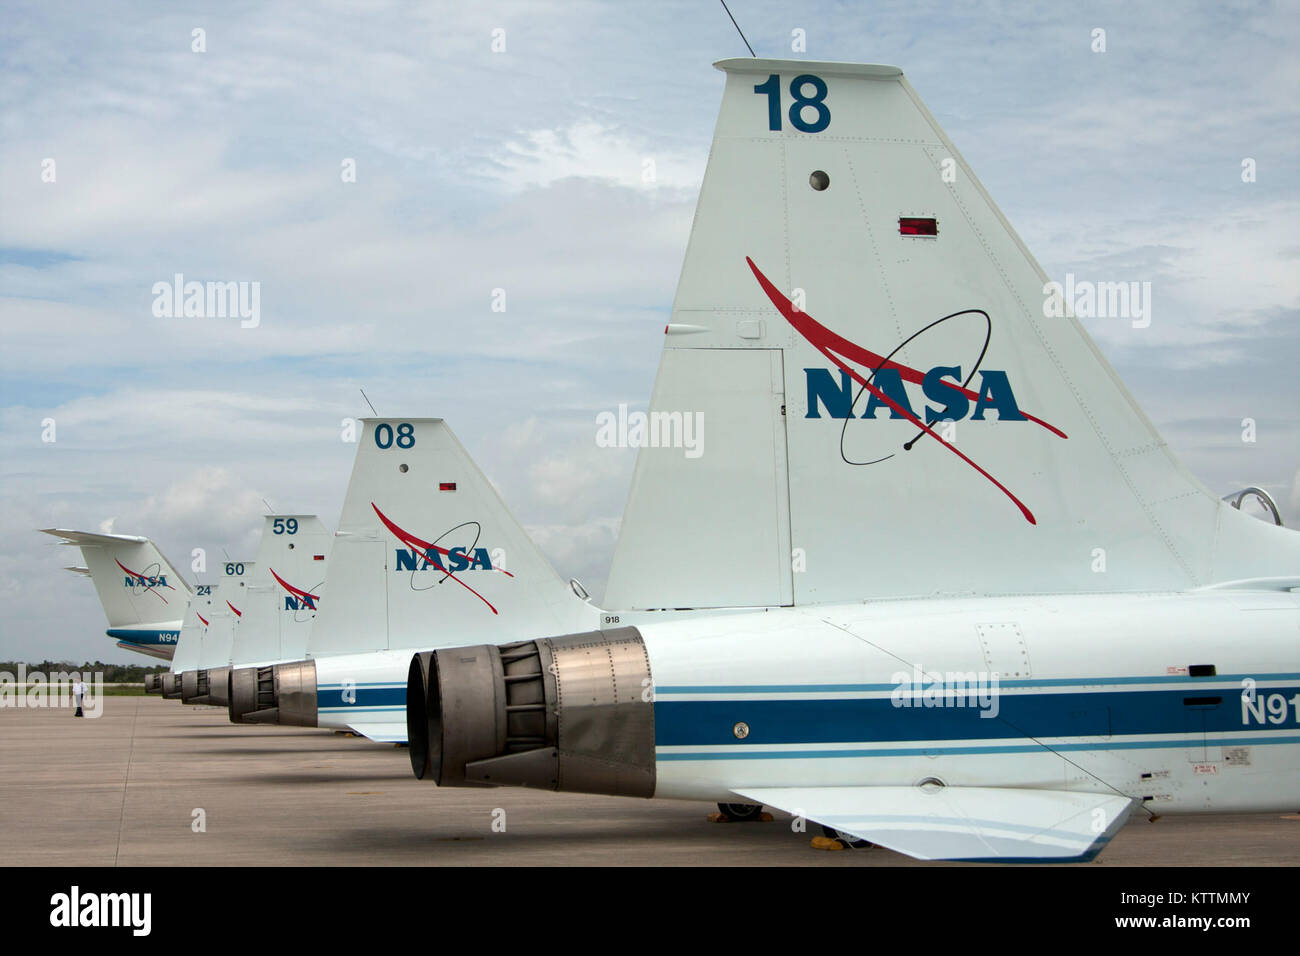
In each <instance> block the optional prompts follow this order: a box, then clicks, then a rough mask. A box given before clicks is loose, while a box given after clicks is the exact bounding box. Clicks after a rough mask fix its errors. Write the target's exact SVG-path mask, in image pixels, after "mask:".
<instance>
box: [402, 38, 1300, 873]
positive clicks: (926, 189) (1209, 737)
mask: <svg viewBox="0 0 1300 956" xmlns="http://www.w3.org/2000/svg"><path fill="white" fill-rule="evenodd" d="M716 65H717V67H718V68H719V69H721V70H722V71H723V72H724V73H725V74H726V85H725V91H724V93H723V99H722V107H721V113H720V115H719V118H718V123H717V128H716V131H715V135H714V140H713V146H712V151H711V153H710V157H709V163H708V168H707V171H706V173H705V177H704V183H703V187H702V191H701V194H700V198H699V202H698V206H697V209H696V216H695V223H694V227H693V229H692V232H691V238H690V243H689V247H688V250H687V255H686V261H685V264H684V266H683V269H682V274H681V279H680V282H679V285H678V288H677V296H676V300H675V303H674V306H673V313H672V316H671V321H670V323H669V325H668V327H667V329H666V335H665V341H664V350H663V356H662V359H661V362H660V366H659V373H658V377H657V379H656V382H655V386H654V393H653V396H652V399H651V405H650V419H651V422H652V423H654V422H656V421H657V422H658V423H659V425H658V427H661V428H668V429H671V428H673V427H679V426H680V422H682V421H683V416H685V415H701V416H703V419H704V420H705V421H706V422H707V425H708V427H707V431H706V432H705V435H706V436H707V442H706V443H705V444H704V445H703V446H702V448H700V449H697V450H698V451H700V452H702V453H695V454H691V455H687V454H684V453H683V450H682V449H681V448H680V447H678V448H674V447H673V444H674V443H673V442H672V441H659V442H655V443H652V444H656V445H658V446H659V447H643V448H642V449H641V451H640V452H639V457H638V460H637V465H636V471H635V474H634V477H633V483H632V489H631V494H630V498H629V502H628V507H627V511H626V513H625V515H624V519H623V523H622V528H621V531H620V537H619V541H618V545H617V549H616V553H615V560H614V565H613V568H612V570H611V574H610V578H609V585H608V591H607V594H606V598H605V606H606V608H607V610H606V611H605V612H604V613H602V614H601V615H600V618H599V621H600V624H599V626H598V627H595V628H589V629H585V630H582V631H581V632H578V633H570V634H565V635H562V636H551V635H548V634H543V633H538V634H537V635H536V637H535V638H533V639H529V640H522V641H518V642H516V643H514V644H508V645H505V646H496V645H495V644H491V643H484V642H482V641H473V640H469V641H465V642H464V646H457V647H453V648H444V649H439V650H436V651H425V652H424V653H421V654H418V655H416V656H415V657H414V658H413V660H412V661H411V665H410V671H409V677H408V687H407V694H406V701H407V710H406V719H407V732H408V736H409V740H410V745H411V746H410V755H411V761H412V765H413V767H414V770H415V773H416V775H417V776H419V777H422V778H425V779H431V780H434V781H436V782H437V783H438V784H439V785H441V786H483V785H498V786H510V785H518V786H530V787H541V788H547V789H553V790H569V791H578V792H586V793H605V794H624V795H628V796H638V797H662V798H681V799H699V800H708V801H723V802H727V801H730V802H736V801H744V802H747V803H751V804H765V805H769V806H773V807H777V808H780V809H783V810H786V811H788V812H790V813H792V814H796V815H800V816H803V817H806V818H807V819H809V820H812V821H815V822H817V823H820V824H822V825H823V826H825V827H828V828H831V829H832V830H834V831H835V832H837V833H840V834H842V835H844V837H845V838H846V839H858V840H864V841H870V842H873V843H878V844H881V845H884V846H887V847H890V848H893V849H895V850H898V851H900V852H902V853H906V854H909V855H911V856H914V857H918V858H922V859H945V860H1002V861H1006V860H1029V861H1063V860H1082V859H1087V858H1089V857H1091V856H1092V855H1094V854H1095V853H1097V852H1098V851H1099V850H1100V849H1101V848H1102V847H1103V846H1104V845H1105V844H1106V842H1107V841H1108V840H1110V839H1111V837H1112V836H1113V835H1114V834H1115V832H1116V831H1117V830H1118V828H1119V827H1120V826H1121V825H1122V824H1123V823H1124V822H1125V820H1127V819H1128V818H1129V817H1130V815H1131V814H1133V813H1143V814H1149V815H1152V816H1154V815H1157V814H1165V813H1175V812H1196V811H1227V812H1238V811H1271V810H1291V809H1294V808H1295V807H1296V806H1298V805H1300V603H1298V600H1297V595H1296V592H1295V590H1294V589H1295V588H1297V587H1300V535H1297V534H1296V533H1295V532H1293V531H1290V530H1288V529H1285V528H1281V527H1276V526H1273V525H1270V524H1267V523H1265V522H1263V521H1259V520H1257V519H1255V518H1252V517H1250V516H1249V515H1245V514H1243V513H1241V512H1240V511H1238V510H1236V509H1235V508H1233V507H1231V506H1230V505H1228V504H1226V503H1223V502H1221V501H1220V500H1219V499H1218V498H1217V497H1216V496H1215V495H1213V494H1212V493H1210V492H1209V491H1208V490H1207V489H1206V488H1205V487H1204V486H1203V485H1202V484H1201V483H1200V482H1199V481H1197V480H1196V479H1195V478H1194V477H1193V476H1192V475H1191V474H1190V473H1189V472H1188V470H1187V469H1186V468H1185V467H1184V466H1183V465H1182V464H1181V463H1180V462H1179V461H1178V460H1177V459H1176V458H1175V456H1174V455H1173V454H1172V453H1171V452H1170V450H1169V448H1168V446H1167V445H1166V444H1165V442H1164V441H1163V440H1162V439H1161V438H1160V436H1159V435H1158V434H1157V433H1156V430H1155V428H1154V427H1153V426H1152V424H1151V422H1150V421H1148V419H1147V418H1146V416H1145V415H1144V414H1143V413H1142V411H1141V409H1140V408H1138V406H1137V404H1136V403H1135V402H1134V399H1133V397H1132V396H1131V395H1129V393H1128V392H1127V391H1126V390H1125V388H1124V386H1123V385H1122V384H1121V382H1120V381H1119V379H1118V378H1117V377H1116V375H1115V373H1114V371H1113V370H1112V369H1111V368H1110V366H1109V365H1108V364H1107V362H1106V360H1105V359H1104V358H1103V357H1102V356H1101V354H1100V353H1099V352H1098V351H1097V349H1096V348H1095V346H1094V345H1093V343H1092V341H1091V340H1090V339H1089V337H1088V335H1087V333H1086V332H1085V331H1084V329H1083V328H1082V326H1081V325H1080V324H1079V322H1078V321H1077V320H1076V319H1075V318H1074V316H1073V315H1072V314H1071V312H1070V310H1069V307H1068V304H1067V305H1066V307H1065V308H1064V309H1062V308H1061V307H1060V306H1061V303H1059V302H1057V301H1054V300H1053V298H1052V294H1051V291H1050V290H1051V286H1050V284H1049V281H1048V278H1047V276H1046V275H1045V274H1044V272H1043V270H1042V269H1041V268H1040V267H1039V265H1038V263H1037V262H1035V261H1034V259H1033V257H1032V256H1031V255H1030V253H1029V251H1028V250H1027V249H1026V248H1025V245H1024V243H1023V242H1022V241H1021V240H1020V238H1019V237H1018V236H1017V235H1016V233H1015V231H1014V230H1013V229H1012V228H1011V226H1010V225H1009V224H1008V222H1007V220H1006V219H1005V218H1004V217H1003V215H1002V213H1001V212H1000V211H999V210H998V208H997V206H996V205H994V203H993V200H992V199H991V198H990V197H989V195H988V193H987V192H985V190H984V188H983V187H982V186H981V185H980V183H979V181H978V180H977V179H976V178H975V175H974V173H973V172H972V171H971V170H970V168H969V167H968V166H967V165H966V163H965V161H964V160H963V159H962V157H961V155H960V154H959V153H958V152H957V150H956V148H955V147H954V146H953V144H952V143H951V142H949V140H948V138H947V136H945V135H944V133H943V131H942V130H941V129H940V128H939V125H938V123H937V122H936V121H935V119H934V117H933V116H931V115H930V113H929V112H928V111H927V110H926V108H925V106H924V105H923V104H922V103H921V101H920V99H919V97H918V96H917V94H916V92H915V91H914V90H913V89H912V87H911V85H910V84H909V83H908V82H907V80H906V79H905V78H904V77H903V75H902V73H901V72H900V71H899V70H897V69H895V68H893V67H887V66H868V65H858V64H845V63H816V62H807V61H798V62H790V61H778V60H764V59H735V60H724V61H722V62H720V63H718V64H716ZM656 416H658V417H657V418H656ZM674 423H678V424H677V425H676V426H675V424H674ZM389 517H391V518H392V519H393V520H394V522H395V523H396V524H397V525H402V522H401V518H400V517H399V516H397V515H390V516H389ZM381 543H383V542H381ZM387 544H388V545H391V542H387ZM466 583H469V582H466ZM443 587H446V584H444V585H443ZM503 600H505V599H504V598H503ZM680 609H691V611H690V613H689V616H685V617H683V616H682V613H683V612H682V611H681V610H680ZM738 609H745V610H738ZM724 611H725V612H726V613H722V612H724ZM430 627H431V629H432V628H434V627H436V624H433V623H431V625H430Z"/></svg>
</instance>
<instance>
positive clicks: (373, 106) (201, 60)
mask: <svg viewBox="0 0 1300 956" xmlns="http://www.w3.org/2000/svg"><path fill="white" fill-rule="evenodd" d="M1060 6H1061V5H1056V4H1030V3H1023V4H1016V3H996V2H994V3H984V4H966V5H962V6H961V8H960V12H956V13H954V12H953V11H952V10H950V9H949V5H948V4H932V3H925V2H916V0H905V2H891V3H884V2H875V3H870V4H863V3H808V2H795V0H783V2H758V0H733V2H732V4H731V7H732V10H733V12H734V13H735V14H736V17H737V19H738V20H739V21H740V23H741V25H742V27H743V28H744V29H745V31H746V33H747V34H748V37H749V39H750V42H751V43H752V44H753V45H754V47H755V49H756V50H757V52H758V53H759V55H762V56H774V57H796V58H810V59H831V60H855V61H867V62H883V63H892V64H896V65H898V66H901V67H902V68H903V69H904V70H905V71H906V72H907V73H908V75H909V78H910V79H911V82H912V84H913V85H914V86H915V88H916V89H917V91H918V92H919V93H920V95H921V96H922V97H923V98H924V99H925V101H926V103H927V105H928V106H929V107H930V109H931V111H932V112H933V113H934V114H935V116H936V117H937V118H938V120H939V122H940V123H941V124H942V125H943V126H944V128H945V129H946V131H947V132H948V134H949V135H950V137H951V138H952V139H953V141H954V142H955V143H956V144H957V146H958V148H959V149H960V150H961V151H962V153H963V154H964V156H965V157H966V159H967V161H968V162H969V163H970V164H971V166H972V167H973V168H974V170H975V171H976V173H977V174H978V175H979V176H980V178H981V179H982V180H983V181H984V184H985V186H986V187H987V188H988V189H989V191H990V192H991V193H992V195H993V196H994V197H995V198H996V199H997V201H998V202H999V204H1000V205H1001V206H1002V208H1003V211H1004V212H1005V213H1006V214H1007V216H1008V218H1009V219H1010V220H1011V222H1012V223H1013V225H1015V227H1016V228H1017V229H1018V230H1019V232H1020V233H1021V235H1022V236H1023V237H1024V239H1025V241H1026V242H1027V243H1028V245H1029V247H1030V248H1031V249H1032V250H1033V251H1034V252H1035V254H1036V256H1037V257H1038V259H1039V260H1040V262H1041V263H1042V264H1043V266H1044V268H1045V269H1046V270H1047V271H1048V273H1049V274H1051V275H1052V276H1053V277H1055V278H1058V279H1064V277H1065V275H1066V273H1069V272H1072V273H1074V274H1075V275H1077V276H1081V277H1083V276H1093V277H1098V278H1104V279H1114V280H1139V281H1150V282H1151V283H1152V288H1153V321H1152V323H1151V326H1150V327H1149V328H1147V329H1140V330H1139V329H1133V328H1131V326H1130V324H1129V323H1127V322H1123V321H1116V320H1113V319H1112V320H1106V319H1099V320H1096V321H1092V322H1086V323H1085V324H1087V325H1088V326H1089V328H1090V329H1091V331H1092V332H1093V334H1094V336H1095V337H1096V339H1097V340H1098V343H1099V345H1100V347H1101V348H1102V350H1103V352H1104V353H1105V354H1106V355H1107V357H1108V358H1109V359H1110V360H1111V362H1112V363H1113V364H1114V365H1115V367H1116V368H1117V369H1118V371H1119V373H1120V375H1121V377H1122V378H1123V379H1124V380H1125V382H1126V383H1127V384H1128V386H1129V388H1130V389H1131V390H1132V391H1133V393H1134V394H1135V395H1136V396H1137V398H1138V400H1139V401H1140V402H1141V403H1142V405H1143V406H1144V408H1146V410H1147V412H1148V413H1149V414H1150V416H1151V417H1152V419H1153V420H1154V421H1155V423H1156V424H1157V426H1158V427H1159V428H1160V430H1161V432H1162V434H1163V435H1164V436H1165V438H1166V439H1167V440H1168V441H1169V442H1170V443H1171V444H1172V446H1173V447H1174V449H1175V450H1176V451H1177V452H1178V453H1179V454H1180V455H1181V456H1183V458H1184V460H1186V461H1187V463H1188V464H1189V465H1190V467H1191V468H1192V469H1193V471H1195V472H1196V473H1197V474H1198V475H1199V476H1200V477H1201V478H1202V479H1203V480H1204V481H1205V482H1206V483H1207V484H1208V485H1209V486H1210V487H1211V488H1212V489H1213V490H1215V491H1216V492H1218V493H1220V494H1223V493H1227V492H1229V491H1232V490H1235V489H1236V488H1238V487H1241V486H1244V485H1246V484H1259V485H1262V486H1264V487H1265V488H1267V489H1268V490H1269V491H1271V492H1272V493H1273V494H1274V495H1275V497H1277V498H1278V500H1279V502H1280V504H1281V505H1282V508H1283V511H1284V515H1285V517H1286V519H1287V523H1288V524H1300V473H1298V471H1297V468H1298V466H1300V384H1298V383H1300V376H1297V375H1296V372H1295V367H1296V363H1297V360H1300V322H1298V321H1297V320H1298V319H1300V230H1298V229H1297V225H1296V223H1297V222H1298V221H1300V185H1298V184H1300V136H1298V133H1300V104H1298V103H1297V100H1296V96H1295V92H1296V90H1297V89H1300V58H1298V57H1297V50H1300V42H1298V41H1300V9H1297V6H1296V5H1295V4H1273V3H1259V4H1238V3H1217V2H1216V3H1204V4H1199V5H1198V4H1187V5H1178V7H1177V8H1176V9H1174V8H1168V9H1166V8H1165V7H1164V6H1162V5H1137V4H1132V3H1130V2H1122V3H1084V4H1077V5H1074V6H1073V8H1072V9H1070V10H1065V9H1061V8H1060ZM214 10H217V11H219V12H214ZM1097 28H1101V29H1104V30H1105V31H1106V50H1105V52H1104V53H1099V52H1094V51H1093V49H1092V47H1093V45H1094V40H1093V31H1094V30H1095V29H1097ZM196 29H200V30H202V31H203V33H202V35H201V36H202V41H203V42H202V45H203V46H204V49H203V51H202V52H196V51H195V49H194V47H195V45H196V40H195V33H194V31H195V30H196ZM795 30H802V31H804V33H805V35H806V45H807V49H806V52H801V53H796V52H792V51H791V42H792V33H793V31H795ZM499 31H504V33H502V32H499ZM502 38H504V45H505V49H504V51H500V52H497V51H494V50H493V44H494V39H495V40H496V41H497V45H498V46H500V44H501V40H502ZM744 53H745V50H744V47H743V45H742V44H741V41H740V39H739V37H737V35H736V33H735V31H734V29H733V28H732V26H731V23H730V22H729V21H728V20H727V18H726V15H725V14H724V13H723V11H722V10H721V8H720V7H719V6H718V5H717V4H716V3H712V2H707V0H700V2H620V3H613V2H611V3H558V2H557V3H546V2H518V3H499V2H479V3H474V4H460V3H422V4H397V3H384V2H352V3H346V4H343V3H337V4H336V3H320V4H305V3H304V4H262V3H239V2H232V3H227V4H221V5H217V6H216V7H213V5H206V4H205V5H202V6H194V5H189V4H186V3H183V2H181V3H166V4H161V3H154V4H149V3H121V4H112V5H102V4H95V3H85V4H64V3H59V2H48V0H42V2H33V3H20V2H14V3H8V4H6V9H5V28H4V31H3V34H0V323H2V326H0V327H2V329H3V340H2V342H3V348H2V349H0V377H2V381H0V449H2V450H3V458H2V460H0V475H2V478H0V481H2V482H3V486H2V489H0V492H2V499H0V608H3V610H2V611H0V659H5V658H26V659H35V660H39V659H41V658H44V657H54V658H67V659H75V660H82V659H85V658H90V659H95V658H99V659H103V660H111V661H125V660H137V661H138V660H143V659H142V658H139V657H137V656H136V655H132V654H130V653H129V652H125V651H120V650H117V649H116V648H114V647H113V645H112V644H111V642H110V641H109V640H108V639H107V638H105V637H104V636H103V628H104V626H105V625H104V619H103V613H102V611H101V610H100V607H99V604H98V601H97V600H96V598H95V596H94V592H93V589H92V587H91V585H90V583H89V582H88V581H86V580H84V579H79V578H77V577H74V576H73V575H70V574H68V573H67V572H64V571H62V570H60V568H61V567H62V566H63V565H64V564H67V563H71V561H72V560H75V559H76V553H75V552H70V551H68V550H66V549H61V548H59V547H58V546H57V545H55V543H54V541H53V539H51V538H48V537H46V536H44V535H40V534H36V533H35V532H34V530H33V529H36V528H42V527H50V526H59V527H73V528H83V529H87V530H95V529H100V528H111V529H112V530H115V531H118V532H125V533H138V534H147V535H149V536H151V537H153V538H154V539H155V540H156V541H157V542H158V543H159V545H160V546H161V547H162V549H163V551H164V552H165V553H167V554H168V555H169V556H170V557H171V558H172V559H173V561H175V562H176V563H177V564H181V565H182V566H184V564H187V563H188V555H189V553H190V551H191V549H192V548H195V547H203V548H206V549H207V551H208V553H209V554H210V555H211V554H216V555H219V554H221V553H222V551H223V549H224V550H225V551H227V552H228V553H229V554H231V555H232V556H235V557H251V555H252V553H253V550H254V548H255V545H256V540H255V539H256V533H257V531H258V530H259V529H260V520H259V518H260V515H261V514H262V513H263V512H264V510H265V506H264V505H263V499H265V500H267V501H269V502H270V503H271V504H272V505H273V506H274V507H275V508H276V509H278V510H281V511H290V510H293V511H299V512H315V513H319V514H320V515H321V516H322V517H323V518H324V520H325V522H326V524H328V525H330V526H331V527H332V526H333V524H334V523H335V521H336V518H337V515H338V510H339V507H340V504H341V500H342V495H343V491H344V487H345V485H346V482H347V476H348V474H349V471H350V469H351V464H352V457H353V454H354V451H355V447H356V446H355V445H351V444H347V443H344V442H342V441H341V440H340V428H339V423H340V420H341V419H343V418H344V417H348V416H360V415H362V414H365V413H366V412H367V409H366V407H365V405H364V403H363V401H362V399H361V396H360V394H359V391H358V389H359V388H365V390H366V392H367V394H368V395H369V396H370V399H371V400H372V401H373V402H374V403H375V405H376V407H377V408H378V409H379V411H380V412H381V413H384V414H391V415H411V416H417V415H437V416H443V417H445V418H447V420H448V421H449V422H450V423H451V425H452V427H453V428H454V429H455V431H456V432H457V434H458V436H459V437H460V439H461V440H462V442H463V443H464V444H465V445H466V446H467V448H468V449H469V451H470V452H471V454H473V455H474V456H475V458H476V459H477V461H478V462H479V463H480V464H481V466H482V467H483V469H484V470H485V471H486V472H487V474H488V475H489V477H491V478H492V480H493V481H494V482H495V483H496V484H497V485H498V487H499V488H500V490H501V492H502V494H503V495H504V497H505V499H506V501H507V502H508V503H509V504H510V505H511V506H512V507H513V509H514V510H515V512H516V514H517V515H518V516H519V518H520V519H521V520H522V521H523V523H524V524H525V526H527V527H528V528H529V530H530V531H531V532H533V533H534V534H535V535H536V536H537V538H538V540H539V541H540V543H541V544H542V546H543V549H544V550H545V551H546V552H547V553H548V554H549V556H550V557H551V559H552V560H553V562H554V563H555V565H556V567H557V570H559V571H560V573H561V574H563V575H566V576H576V577H578V578H579V579H581V580H583V581H584V582H585V583H586V584H587V586H588V589H589V590H591V592H592V593H593V594H594V595H596V596H597V597H599V596H600V595H601V593H602V592H603V589H604V580H605V576H606V574H607V571H608V565H609V560H610V557H611V555H612V552H613V543H614V538H615V535H616V533H617V528H618V523H619V517H620V515H621V512H622V508H623V504H624V501H625V498H626V495H627V489H628V482H629V480H630V477H631V471H632V465H633V462H634V456H635V452H634V451H632V450H610V449H602V448H597V447H596V445H595V441H594V435H595V416H596V414H597V413H598V412H600V411H602V410H606V409H613V408H617V406H618V404H619V403H620V402H627V403H629V404H630V405H632V406H633V407H638V406H639V407H644V405H645V402H646V400H647V398H648V396H649V391H650V386H651V383H652V381H653V377H654V372H655V369H656V366H657V363H658V358H659V349H660V345H661V341H662V329H663V324H664V322H665V321H666V318H667V315H668V311H669V307H670V305H671V302H672V297H673V292H674V287H675V283H676V280H677V273H678V270H679V268H680V264H681V258H682V254H683V252H684V249H685V245H686V240H687V235H688V231H689V228H690V223H691V215H692V212H693V209H694V203H695V198H696V193H697V190H698V187H699V182H700V178H701V176H702V174H703V170H704V164H705V160H706V158H707V155H708V148H709V142H710V138H711V135H712V127H713V121H714V118H715V114H716V110H717V105H718V101H719V98H720V96H721V91H722V84H723V76H722V74H721V73H719V72H717V71H716V70H714V69H712V68H711V67H710V63H711V62H712V61H714V60H716V59H719V58H722V57H726V56H736V55H743V54H744ZM646 159H653V160H654V165H655V170H656V174H657V175H656V179H655V181H654V182H653V183H646V182H643V181H642V175H641V174H642V169H643V163H644V161H645V160H646ZM1246 159H1252V160H1254V167H1255V170H1256V181H1255V182H1251V183H1245V182H1243V181H1242V163H1243V160H1246ZM48 160H53V165H52V166H51V165H50V164H49V163H48V162H47V161H48ZM348 161H351V162H352V163H353V164H354V166H355V170H356V176H355V182H345V181H344V176H343V175H342V171H343V169H344V165H345V163H347V162H348ZM50 172H53V181H52V182H50V181H46V180H47V179H49V178H50V175H49V174H50ZM176 273H182V274H184V275H185V276H186V277H188V278H193V279H200V280H208V279H218V280H223V281H225V280H233V281H241V280H244V281H256V282H259V283H260V291H261V324H260V325H259V326H258V327H257V328H255V329H244V328H241V327H240V324H239V322H238V320H237V319H198V318H189V319H184V318H158V317H155V316H154V315H153V312H152V308H151V306H152V304H153V299H154V296H153V293H152V291H151V290H152V287H153V285H154V283H155V282H159V281H169V280H170V279H171V277H172V276H173V275H174V274H176ZM496 289H504V290H505V295H506V300H505V301H506V309H505V311H504V312H495V311H493V310H492V301H493V290H496ZM1246 417H1250V418H1254V419H1255V420H1256V422H1257V429H1258V440H1257V441H1256V442H1254V443H1245V442H1243V441H1242V440H1241V420H1242V419H1243V418H1246ZM47 418H53V419H54V420H55V422H56V427H57V432H56V435H57V440H56V441H55V442H53V443H50V442H44V441H42V431H43V429H42V421H43V420H44V419H47ZM183 562H184V564H183Z"/></svg>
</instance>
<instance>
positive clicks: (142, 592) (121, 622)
mask: <svg viewBox="0 0 1300 956" xmlns="http://www.w3.org/2000/svg"><path fill="white" fill-rule="evenodd" d="M42 530H43V531H44V532H45V534H49V535H53V536H54V537H56V538H62V539H63V540H64V541H65V542H66V543H68V544H75V545H76V546H78V547H79V548H80V549H81V554H82V557H83V558H84V559H85V562H86V567H87V569H89V573H90V578H91V580H92V581H93V582H94V583H95V591H96V593H98V595H99V601H100V603H101V604H102V605H103V606H104V614H105V615H106V616H107V617H108V624H109V627H110V628H122V627H132V626H137V625H149V624H154V623H157V622H163V621H179V620H181V619H182V618H183V617H184V615H185V607H186V605H187V604H188V603H189V600H190V595H191V591H190V586H189V584H187V583H186V581H185V579H184V578H183V577H181V575H180V572H178V571H177V570H176V568H175V567H173V566H172V563H171V562H170V561H168V560H167V558H166V557H165V556H164V555H163V553H162V552H161V551H159V550H158V546H157V545H155V544H154V543H153V541H151V540H150V539H148V538H143V537H139V536H138V535H131V534H97V533H94V532H89V531H68V530H65V529H62V528H43V529H42Z"/></svg>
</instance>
